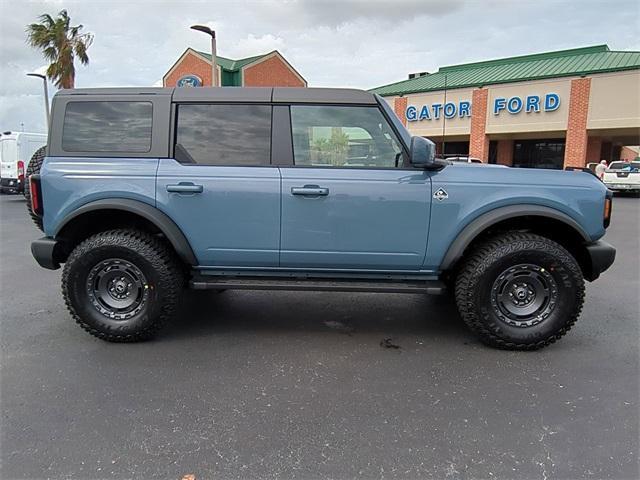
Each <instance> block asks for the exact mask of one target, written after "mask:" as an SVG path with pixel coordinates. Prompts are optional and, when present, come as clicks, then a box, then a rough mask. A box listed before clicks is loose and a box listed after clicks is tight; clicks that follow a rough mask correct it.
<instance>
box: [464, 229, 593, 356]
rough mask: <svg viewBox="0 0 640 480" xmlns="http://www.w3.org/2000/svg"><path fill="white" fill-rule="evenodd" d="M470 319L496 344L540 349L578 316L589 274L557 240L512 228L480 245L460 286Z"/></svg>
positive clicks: (467, 264) (485, 339)
mask: <svg viewBox="0 0 640 480" xmlns="http://www.w3.org/2000/svg"><path fill="white" fill-rule="evenodd" d="M455 295H456V303H457V305H458V310H459V311H460V315H461V316H462V318H463V320H464V321H465V323H466V324H467V325H468V326H469V327H470V328H471V330H473V331H474V332H475V333H476V334H477V335H479V337H480V339H481V340H482V341H483V342H485V343H487V344H489V345H491V346H495V347H499V348H506V349H512V350H535V349H538V348H541V347H544V346H546V345H549V344H551V343H553V342H555V341H556V340H557V339H559V338H560V337H562V336H563V335H564V334H565V333H567V332H568V331H569V329H570V328H571V327H572V326H573V324H574V323H575V322H576V320H577V319H578V316H579V315H580V312H581V310H582V304H583V300H584V279H583V277H582V271H581V270H580V266H579V265H578V263H577V262H576V260H575V259H574V258H573V256H572V255H571V254H570V253H569V252H568V251H567V250H566V249H564V248H563V247H562V246H561V245H559V244H558V243H556V242H554V241H552V240H550V239H548V238H545V237H542V236H540V235H535V234H530V233H517V232H514V233H508V234H504V235H500V236H497V237H494V238H493V239H490V240H488V241H486V242H484V243H483V244H481V245H479V246H478V247H477V248H476V249H475V251H474V252H473V253H472V254H471V255H470V256H469V258H468V259H467V260H466V262H465V263H464V265H463V267H462V269H461V271H460V273H459V275H458V277H457V279H456V286H455Z"/></svg>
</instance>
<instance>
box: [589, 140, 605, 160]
mask: <svg viewBox="0 0 640 480" xmlns="http://www.w3.org/2000/svg"><path fill="white" fill-rule="evenodd" d="M601 151H602V138H601V137H589V138H588V139H587V160H586V163H593V162H595V163H598V162H599V161H600V160H602V158H600V152H601Z"/></svg>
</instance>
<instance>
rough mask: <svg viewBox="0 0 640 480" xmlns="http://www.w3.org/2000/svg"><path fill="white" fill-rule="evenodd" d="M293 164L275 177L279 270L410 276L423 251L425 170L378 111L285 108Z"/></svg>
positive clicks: (426, 227)
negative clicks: (411, 162) (412, 163)
mask: <svg viewBox="0 0 640 480" xmlns="http://www.w3.org/2000/svg"><path fill="white" fill-rule="evenodd" d="M291 126H292V135H293V157H294V166H291V167H284V166H281V167H280V171H281V175H282V239H281V251H280V266H281V267H283V268H313V269H322V270H334V271H335V270H344V271H372V270H378V271H393V270H397V271H417V270H420V268H421V266H422V263H423V260H424V256H425V251H426V246H427V236H428V231H429V215H430V202H431V179H430V174H429V172H426V171H423V170H416V169H412V168H410V167H408V166H407V159H406V152H404V151H403V149H402V148H401V143H400V141H399V140H398V137H397V136H396V134H395V132H394V131H393V130H392V129H391V127H390V126H389V124H388V122H387V120H386V119H385V117H384V116H383V115H382V113H381V112H380V110H379V109H378V108H377V107H375V106H374V107H365V106H320V105H318V106H314V105H292V106H291Z"/></svg>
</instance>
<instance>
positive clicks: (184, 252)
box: [54, 198, 198, 265]
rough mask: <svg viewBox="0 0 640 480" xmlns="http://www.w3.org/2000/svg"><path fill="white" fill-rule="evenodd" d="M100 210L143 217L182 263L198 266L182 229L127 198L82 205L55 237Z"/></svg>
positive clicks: (164, 215) (164, 217)
mask: <svg viewBox="0 0 640 480" xmlns="http://www.w3.org/2000/svg"><path fill="white" fill-rule="evenodd" d="M99 210H121V211H124V212H129V213H133V214H135V215H139V216H140V217H143V218H144V219H146V220H148V221H149V222H151V223H153V224H154V225H155V226H156V227H157V228H158V229H159V230H160V231H161V232H162V233H163V235H164V236H165V237H166V238H167V240H169V243H171V245H172V246H173V248H174V249H175V251H176V253H177V254H178V256H179V257H180V259H181V260H182V261H184V262H185V263H187V264H188V265H198V260H197V259H196V256H195V254H194V253H193V249H192V248H191V245H190V244H189V241H188V240H187V237H185V235H184V233H182V230H180V227H178V226H177V225H176V224H175V222H174V221H173V220H171V218H169V216H167V215H166V214H165V213H163V212H161V211H160V210H158V209H157V208H156V207H154V206H152V205H149V204H147V203H144V202H140V201H137V200H131V199H126V198H113V199H101V200H95V201H93V202H89V203H87V204H85V205H82V206H81V207H79V208H77V209H76V210H74V211H73V212H72V213H71V214H69V215H68V216H67V217H65V219H64V220H63V221H62V222H60V224H59V226H58V228H57V229H56V232H55V235H54V237H57V236H58V234H59V233H60V232H61V231H62V230H63V229H64V228H65V227H66V226H68V225H69V224H70V223H71V222H73V220H74V219H76V218H78V217H80V216H81V215H84V214H86V213H88V212H93V211H99Z"/></svg>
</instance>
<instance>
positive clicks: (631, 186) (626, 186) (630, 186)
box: [604, 182, 640, 191]
mask: <svg viewBox="0 0 640 480" xmlns="http://www.w3.org/2000/svg"><path fill="white" fill-rule="evenodd" d="M604 184H605V186H606V187H607V188H608V189H609V190H617V191H621V190H624V191H628V190H640V184H638V183H607V182H605V183H604Z"/></svg>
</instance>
